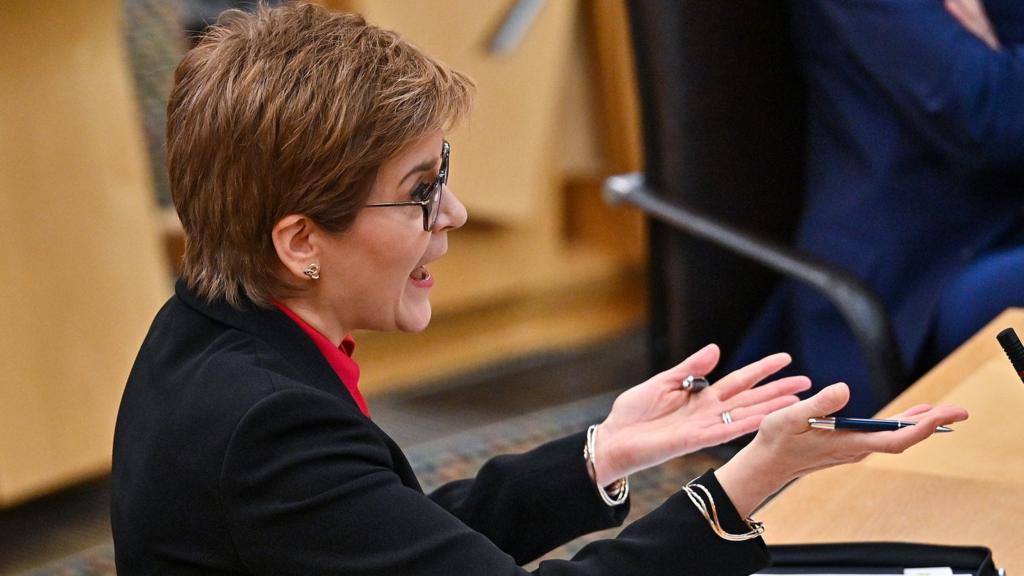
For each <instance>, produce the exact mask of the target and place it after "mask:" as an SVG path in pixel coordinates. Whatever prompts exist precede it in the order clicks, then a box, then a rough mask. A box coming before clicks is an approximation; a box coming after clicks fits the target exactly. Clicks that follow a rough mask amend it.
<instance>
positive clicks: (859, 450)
mask: <svg viewBox="0 0 1024 576" xmlns="http://www.w3.org/2000/svg"><path fill="white" fill-rule="evenodd" d="M849 399H850V389H849V388H848V387H847V386H846V384H833V385H831V386H829V387H827V388H825V389H824V390H822V391H821V392H818V393H817V394H815V395H814V396H812V397H810V398H808V399H806V400H804V401H802V402H799V403H797V404H794V405H792V406H789V407H787V408H784V409H782V410H779V411H778V412H775V413H773V414H771V415H769V416H768V417H767V418H765V419H764V422H762V424H761V429H760V430H759V431H758V433H757V436H756V437H754V440H753V441H752V442H751V443H750V444H748V445H747V446H745V447H744V448H743V450H740V452H739V453H738V454H736V455H735V456H734V457H733V458H732V459H731V460H729V462H727V463H725V464H724V465H723V466H722V467H721V468H719V469H718V470H717V471H716V472H715V476H716V477H717V478H718V481H719V483H720V484H721V485H722V488H723V489H724V490H725V492H726V494H728V495H729V499H730V500H732V503H733V505H735V506H736V510H737V511H739V513H740V514H741V515H742V516H749V515H750V513H751V512H752V511H753V510H754V509H755V508H756V507H757V506H758V505H760V503H761V502H763V501H764V500H765V499H767V498H768V497H769V496H771V495H772V494H774V493H775V492H777V491H778V490H779V489H781V488H782V487H783V486H785V485H786V483H787V482H789V481H791V480H794V479H796V478H798V477H800V476H803V475H805V474H807V473H809V472H813V471H815V470H821V469H823V468H829V467H832V466H837V465H839V464H846V463H849V462H857V461H859V460H862V459H863V458H864V457H866V456H867V455H868V454H871V453H873V452H885V453H889V454H899V453H901V452H903V451H904V450H906V449H907V448H910V447H911V446H913V445H914V444H917V443H918V442H921V441H922V440H924V439H925V438H928V437H929V436H931V435H932V434H933V433H935V427H936V426H941V425H945V424H952V423H953V422H960V421H962V420H966V419H967V411H966V410H964V409H963V408H959V407H956V406H939V407H936V408H933V407H931V406H929V405H926V404H921V405H918V406H914V407H913V408H910V409H909V410H906V411H905V412H901V413H899V414H895V415H893V416H890V418H894V419H899V420H909V421H913V422H915V423H916V424H915V425H914V426H910V427H907V428H902V429H900V430H895V431H892V432H854V431H849V430H816V429H812V428H811V427H810V426H809V425H808V423H807V420H808V419H809V418H816V417H822V416H828V415H829V414H832V413H834V412H836V411H837V410H839V409H840V408H842V407H843V406H845V405H846V402H847V401H848V400H849Z"/></svg>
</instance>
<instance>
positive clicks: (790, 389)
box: [729, 376, 811, 407]
mask: <svg viewBox="0 0 1024 576" xmlns="http://www.w3.org/2000/svg"><path fill="white" fill-rule="evenodd" d="M810 387H811V380H810V379H809V378H808V377H806V376H787V377H786V378H780V379H778V380H775V381H774V382H769V383H767V384H764V385H762V386H758V387H756V388H753V389H751V390H744V391H742V392H740V393H739V394H736V395H735V396H733V397H732V400H731V401H730V402H729V404H731V405H733V406H736V407H740V406H751V405H754V404H760V403H761V402H766V401H768V400H771V399H772V398H775V397H777V396H788V395H791V394H798V393H800V392H803V391H804V390H807V389H808V388H810Z"/></svg>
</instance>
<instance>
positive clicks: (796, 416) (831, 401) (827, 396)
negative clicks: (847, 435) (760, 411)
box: [779, 382, 850, 433]
mask: <svg viewBox="0 0 1024 576" xmlns="http://www.w3.org/2000/svg"><path fill="white" fill-rule="evenodd" d="M849 401H850V388H849V387H847V385H846V384H843V383H842V382H840V383H837V384H832V385H831V386H826V387H825V388H823V389H822V390H821V391H820V392H818V393H817V394H815V395H814V396H811V397H810V398H808V399H806V400H803V401H801V402H797V403H796V404H794V405H792V406H790V407H789V408H786V409H785V410H781V411H779V414H780V417H781V418H782V419H783V421H784V422H785V426H786V428H787V429H788V430H789V432H791V433H799V432H803V431H804V430H809V429H810V428H809V426H808V424H807V420H808V419H809V418H820V417H822V416H828V415H829V414H832V413H833V412H836V411H838V410H839V409H840V408H842V407H843V406H846V403H847V402H849Z"/></svg>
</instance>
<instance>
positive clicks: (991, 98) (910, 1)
mask: <svg viewBox="0 0 1024 576" xmlns="http://www.w3.org/2000/svg"><path fill="white" fill-rule="evenodd" d="M816 1H817V2H818V3H819V5H820V6H821V8H822V13H823V14H825V16H826V18H827V19H828V20H829V21H830V24H831V25H832V27H833V28H834V30H835V32H836V34H837V36H838V37H839V40H840V41H841V42H843V44H844V45H845V46H846V47H847V48H848V49H849V50H850V51H851V52H852V53H853V57H854V58H855V59H856V60H857V61H858V62H859V63H860V65H861V66H863V68H864V70H865V71H866V72H867V74H868V75H869V76H870V77H871V78H873V79H874V80H875V81H876V82H878V84H879V85H880V86H881V88H882V89H883V90H884V91H885V92H886V93H887V94H888V95H889V96H890V97H891V98H892V101H893V103H894V104H895V106H896V108H897V109H898V110H899V111H900V113H901V114H902V116H903V117H905V119H906V120H907V121H908V123H909V124H910V125H912V126H913V127H914V129H915V130H916V131H917V132H918V133H919V134H920V135H921V136H922V137H923V138H924V139H925V140H926V141H927V142H929V143H930V144H931V145H932V146H934V147H935V148H936V149H937V150H938V152H939V153H941V154H943V155H945V156H947V157H949V158H950V159H951V160H953V161H957V162H962V163H965V164H968V165H971V166H973V167H975V168H981V169H1020V168H1022V167H1024V46H1021V45H1019V44H1018V45H1010V46H1004V47H1003V48H1002V49H1001V50H998V51H997V50H993V49H991V48H989V47H988V46H987V45H985V44H984V43H983V42H982V41H981V40H979V39H977V38H976V37H974V36H973V35H972V34H971V33H970V32H968V31H967V30H966V29H965V28H963V27H962V26H961V25H960V23H959V22H957V21H956V20H955V19H954V18H953V17H952V16H951V15H950V14H949V13H947V12H946V10H945V8H944V7H943V6H942V2H941V1H940V0H900V1H898V2H894V1H893V0H816Z"/></svg>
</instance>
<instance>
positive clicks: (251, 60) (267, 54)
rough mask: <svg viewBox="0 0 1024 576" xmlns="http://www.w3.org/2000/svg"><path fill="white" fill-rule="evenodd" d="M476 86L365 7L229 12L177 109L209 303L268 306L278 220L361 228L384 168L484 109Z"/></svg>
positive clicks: (176, 178) (205, 45)
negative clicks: (476, 103) (367, 16)
mask: <svg viewBox="0 0 1024 576" xmlns="http://www.w3.org/2000/svg"><path fill="white" fill-rule="evenodd" d="M473 93H474V86H473V82H472V80H470V79H469V78H468V77H467V76H465V75H463V74H461V73H459V72H457V71H455V70H452V69H451V68H449V67H447V66H446V65H445V64H443V63H441V62H439V61H437V60H435V59H433V58H431V57H430V56H428V55H426V54H424V53H423V52H422V51H420V50H419V49H417V48H416V47H414V46H412V45H411V44H409V43H408V42H406V41H405V40H403V39H402V38H400V37H399V36H398V35H397V34H395V33H394V32H391V31H388V30H382V29H380V28H377V27H375V26H371V25H369V24H367V23H366V21H365V20H364V19H363V18H362V17H361V16H358V15H355V14H343V13H337V12H331V11H329V10H327V9H325V8H323V7H320V6H316V5H312V4H305V3H293V4H287V5H284V6H280V7H276V8H267V7H266V6H263V5H260V6H257V8H256V10H255V13H247V12H242V11H238V10H231V11H228V12H225V13H224V14H222V15H221V17H220V18H219V19H218V21H217V24H216V25H215V26H213V27H212V28H211V29H210V30H209V31H208V32H207V33H206V34H205V35H204V37H203V38H202V39H201V40H200V41H199V43H198V44H197V45H196V47H195V48H193V49H192V50H191V51H190V52H189V53H188V54H186V55H185V58H184V59H183V60H182V61H181V63H180V64H179V65H178V68H177V70H176V71H175V75H174V87H173V89H172V91H171V97H170V101H169V103H168V105H167V167H168V172H169V177H170V184H171V196H172V198H173V199H174V206H175V208H176V209H177V212H178V217H179V218H180V219H181V223H182V226H183V228H184V230H185V256H184V261H183V265H182V276H183V278H184V280H185V282H186V283H187V284H188V285H189V286H190V287H191V288H192V289H193V290H195V291H196V292H198V293H199V294H200V295H201V296H203V297H205V298H206V299H208V300H211V301H212V300H215V299H219V298H223V299H226V300H227V301H228V302H229V303H231V304H232V305H234V306H240V305H242V303H243V302H244V300H245V299H248V300H249V301H251V302H253V303H254V304H256V305H258V306H266V305H267V304H268V303H269V301H270V299H271V298H272V293H273V291H274V290H275V289H277V288H279V286H278V280H277V277H276V270H277V269H278V261H277V256H276V253H275V251H274V246H273V242H272V240H271V231H272V229H273V227H274V225H275V224H276V223H277V222H278V221H279V220H280V219H281V218H283V217H284V216H286V215H288V214H304V215H305V216H307V217H309V218H311V219H312V220H313V221H314V222H316V223H317V224H318V225H319V226H321V227H323V228H324V229H326V230H327V231H329V232H340V231H343V230H345V229H346V228H347V227H349V226H350V225H351V224H352V222H353V220H354V219H355V216H356V213H357V212H358V211H359V210H360V208H361V207H362V206H363V204H365V203H366V199H367V197H368V196H369V194H370V191H371V189H372V187H373V183H374V181H375V179H376V176H377V172H378V171H379V168H380V166H381V165H382V164H384V162H385V161H387V160H388V159H389V158H391V157H393V156H394V155H396V154H397V153H399V152H401V151H402V149H403V148H404V147H405V146H407V145H409V144H411V143H412V142H413V141H415V140H416V139H418V138H422V137H423V136H425V135H426V134H429V133H430V132H433V131H435V130H438V129H447V128H449V127H451V126H452V125H453V124H455V123H456V122H458V121H459V120H460V119H462V118H463V117H464V116H465V115H466V114H467V113H468V112H469V110H470V108H471V107H472V101H473Z"/></svg>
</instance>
